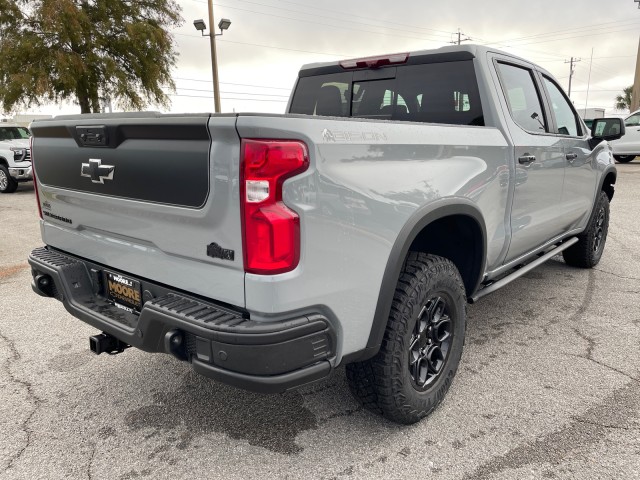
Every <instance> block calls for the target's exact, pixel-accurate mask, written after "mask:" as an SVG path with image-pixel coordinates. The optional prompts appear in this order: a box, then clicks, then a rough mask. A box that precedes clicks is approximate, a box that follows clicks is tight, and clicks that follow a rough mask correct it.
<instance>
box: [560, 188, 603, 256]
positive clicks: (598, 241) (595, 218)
mask: <svg viewBox="0 0 640 480" xmlns="http://www.w3.org/2000/svg"><path fill="white" fill-rule="evenodd" d="M608 231H609V197H607V194H606V193H605V192H600V193H599V194H598V198H597V200H596V205H595V208H594V209H593V213H592V215H591V219H590V220H589V224H588V225H587V228H586V229H585V231H584V232H582V233H581V234H580V235H578V243H575V244H574V245H571V246H570V247H569V248H567V249H566V250H564V251H563V252H562V256H563V257H564V261H565V262H566V263H567V264H568V265H571V266H573V267H579V268H592V267H595V266H596V265H597V264H598V262H599V261H600V258H602V252H603V251H604V246H605V243H606V241H607V232H608Z"/></svg>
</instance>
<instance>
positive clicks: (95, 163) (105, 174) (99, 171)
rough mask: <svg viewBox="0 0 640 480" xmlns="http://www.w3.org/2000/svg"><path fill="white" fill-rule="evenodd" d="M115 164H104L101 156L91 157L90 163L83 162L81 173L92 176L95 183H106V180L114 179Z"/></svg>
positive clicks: (84, 175)
mask: <svg viewBox="0 0 640 480" xmlns="http://www.w3.org/2000/svg"><path fill="white" fill-rule="evenodd" d="M115 169H116V167H115V166H114V165H102V160H100V159H99V158H90V159H89V163H83V164H82V168H81V169H80V175H82V176H83V177H89V178H91V181H92V182H93V183H104V181H105V180H113V172H114V171H115Z"/></svg>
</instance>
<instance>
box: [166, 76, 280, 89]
mask: <svg viewBox="0 0 640 480" xmlns="http://www.w3.org/2000/svg"><path fill="white" fill-rule="evenodd" d="M174 79H175V80H183V81H186V82H206V83H213V80H204V79H200V78H184V77H174ZM220 84H222V85H237V86H240V87H256V88H273V89H276V90H289V91H290V90H291V87H271V86H267V85H252V84H248V83H232V82H220Z"/></svg>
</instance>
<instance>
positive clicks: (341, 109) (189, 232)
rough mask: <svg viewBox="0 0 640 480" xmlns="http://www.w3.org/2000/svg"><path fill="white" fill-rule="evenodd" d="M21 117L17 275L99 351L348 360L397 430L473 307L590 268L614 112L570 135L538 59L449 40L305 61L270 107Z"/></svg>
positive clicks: (569, 121)
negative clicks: (28, 207)
mask: <svg viewBox="0 0 640 480" xmlns="http://www.w3.org/2000/svg"><path fill="white" fill-rule="evenodd" d="M31 128H32V131H33V134H34V140H33V149H34V152H35V153H34V157H35V158H36V159H37V160H36V173H37V175H36V177H37V189H36V193H38V194H39V197H38V208H39V210H40V222H41V227H42V228H41V232H42V238H43V241H44V242H45V243H46V246H44V247H42V248H38V249H36V250H34V251H33V252H32V253H31V255H30V257H29V263H30V265H31V271H32V275H33V280H32V281H33V283H32V286H33V289H34V291H35V292H36V293H38V294H40V295H42V296H45V297H50V298H55V299H57V300H59V301H61V302H62V303H63V304H64V306H65V308H66V309H67V310H68V311H69V312H70V313H71V314H72V315H74V316H76V317H77V318H79V319H80V320H82V321H84V322H86V323H88V324H90V325H92V326H94V327H95V328H98V329H100V330H101V331H102V332H103V333H101V334H98V335H95V336H93V337H91V339H90V345H91V349H92V350H93V351H94V352H95V353H101V352H106V353H118V352H122V351H123V350H124V349H126V348H127V347H129V346H134V347H137V348H140V349H142V350H145V351H148V352H163V353H167V354H171V355H173V356H175V357H176V358H178V359H180V360H183V361H186V362H189V363H191V365H192V367H193V369H194V370H195V371H196V372H198V373H200V374H202V375H206V376H208V377H211V378H213V379H216V380H218V381H221V382H226V383H229V384H232V385H235V386H237V387H241V388H245V389H250V390H257V391H261V392H283V391H286V390H289V389H292V388H296V387H299V386H301V385H306V384H308V383H310V382H314V381H317V380H320V379H322V378H325V377H326V376H327V375H329V374H330V372H331V371H332V370H334V369H335V368H336V367H338V366H339V365H344V364H346V372H347V379H348V381H349V384H350V387H351V390H352V392H353V393H354V395H355V396H356V398H357V399H358V400H359V401H360V402H361V403H362V404H363V405H364V406H365V407H366V408H367V409H369V410H371V411H373V412H377V413H379V414H382V415H384V416H386V417H388V418H389V419H392V420H394V421H397V422H400V423H412V422H416V421H418V420H419V419H420V418H422V417H424V416H426V415H428V414H429V413H430V412H431V411H433V409H434V408H435V407H436V406H437V405H438V404H439V403H440V402H441V401H442V399H443V398H444V396H445V394H446V392H447V390H448V389H449V387H450V385H451V383H452V381H453V378H454V376H455V374H456V371H457V368H458V364H459V362H460V359H461V356H462V347H463V345H464V337H465V329H466V321H467V318H466V304H467V302H475V301H477V300H478V299H480V298H481V297H483V296H484V295H487V294H489V293H491V292H492V291H495V290H496V289H498V288H500V287H502V286H503V285H505V284H507V283H509V282H510V281H512V280H514V279H516V278H518V277H519V276H521V275H523V274H525V273H527V272H528V271H530V270H531V269H532V268H534V267H536V266H538V265H540V264H541V263H543V262H545V261H546V260H548V259H550V258H552V257H554V256H555V255H557V254H559V253H562V254H563V256H564V259H565V261H566V262H567V264H569V265H573V266H577V267H582V268H591V267H593V266H595V265H596V264H597V263H598V262H599V261H600V258H601V256H602V253H603V251H604V246H605V242H606V238H607V230H608V224H609V202H610V201H611V199H612V198H613V195H614V184H615V182H616V175H617V174H616V168H615V166H614V161H613V157H612V154H611V148H610V147H609V144H608V143H607V140H613V139H616V138H620V136H621V135H622V133H624V128H625V127H624V123H623V122H622V119H620V118H616V119H602V118H599V119H596V120H594V128H593V132H596V134H595V135H594V134H593V133H592V132H588V131H587V130H586V128H585V127H584V125H583V124H582V122H581V121H580V119H579V117H578V114H577V112H576V110H575V108H574V107H573V104H572V102H571V101H570V100H569V98H568V97H567V95H566V94H565V93H564V92H563V91H562V88H561V87H560V85H559V83H558V82H557V81H556V80H555V79H554V78H553V77H552V75H551V74H550V73H549V72H547V71H545V70H544V69H542V68H540V67H538V66H537V65H534V64H533V63H531V62H528V61H526V60H524V59H522V58H519V57H515V56H513V55H510V54H507V53H503V52H500V51H497V50H495V49H492V48H487V47H480V46H472V45H465V46H455V47H445V48H441V49H438V50H427V51H420V52H415V53H403V54H395V55H383V56H379V57H369V58H362V59H356V60H345V61H341V62H331V63H321V64H311V65H306V66H304V67H303V68H302V70H301V71H300V73H299V78H298V81H297V84H296V87H295V88H294V91H293V93H292V97H291V100H290V102H289V107H288V113H287V114H284V115H278V114H251V113H239V114H234V115H231V114H224V115H216V114H191V115H183V114H180V115H161V114H158V113H152V112H146V113H145V112H138V113H127V114H112V115H109V114H104V115H100V114H98V115H75V116H64V117H58V118H54V119H50V120H43V121H36V122H34V123H33V124H32V127H31ZM578 289H579V286H576V295H578V294H579V295H582V292H580V291H579V290H578ZM522 292H523V293H522V295H526V288H525V289H524V290H522ZM514 301H517V300H514ZM51 321H53V319H51ZM49 323H51V324H52V325H53V323H52V322H49ZM51 328H55V326H51ZM540 354H541V355H543V354H544V352H543V351H541V352H540ZM532 361H535V359H532ZM155 365H156V366H160V367H161V365H159V364H155ZM147 373H148V374H149V375H156V373H154V372H147ZM88 381H89V380H88Z"/></svg>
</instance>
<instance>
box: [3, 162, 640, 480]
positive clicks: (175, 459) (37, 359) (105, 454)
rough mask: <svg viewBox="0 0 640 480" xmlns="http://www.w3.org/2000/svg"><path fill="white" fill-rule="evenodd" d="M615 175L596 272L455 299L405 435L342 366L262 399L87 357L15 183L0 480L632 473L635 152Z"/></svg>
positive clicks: (178, 372)
mask: <svg viewBox="0 0 640 480" xmlns="http://www.w3.org/2000/svg"><path fill="white" fill-rule="evenodd" d="M618 171H619V176H618V182H617V185H616V194H615V198H614V201H613V203H612V205H611V224H610V230H609V237H608V240H607V246H606V250H605V253H604V256H603V258H602V261H601V262H600V264H599V265H598V266H597V267H596V268H595V269H593V270H590V271H588V270H579V269H575V268H570V267H568V266H566V265H565V264H564V263H563V262H562V260H560V259H557V258H556V259H553V260H551V261H550V262H548V263H547V264H545V265H543V266H542V267H540V268H538V269H536V270H533V271H532V272H530V273H528V274H527V275H526V276H525V277H523V278H521V279H519V280H517V281H515V282H513V283H511V284H510V285H508V286H507V287H505V288H504V289H502V290H500V291H498V292H496V293H494V294H492V295H489V296H488V297H486V298H484V299H482V300H481V301H480V302H479V303H478V304H477V305H473V306H470V307H469V322H468V324H469V326H468V331H467V335H468V336H467V343H466V347H465V353H464V355H463V359H462V364H461V367H460V370H459V372H458V375H457V377H456V380H455V381H454V384H453V387H452V389H451V390H450V392H449V395H448V396H447V398H446V399H445V401H444V403H443V404H442V405H441V406H440V408H438V409H437V410H436V412H435V413H434V414H432V415H431V416H430V417H429V418H427V419H425V420H424V421H422V422H421V423H419V424H417V425H414V426H411V427H401V426H398V425H395V424H392V423H389V422H387V421H385V420H383V419H381V418H378V417H376V416H374V415H371V414H369V413H367V412H366V411H363V410H362V409H361V408H359V406H358V405H357V403H356V402H355V401H354V400H353V399H352V397H351V395H350V393H349V391H348V388H347V385H346V380H345V375H344V369H340V370H338V371H337V372H335V373H334V374H333V375H332V377H330V379H329V380H327V381H325V382H323V383H320V384H316V385H313V386H310V387H307V388H306V389H304V390H301V391H297V392H292V393H287V394H284V395H273V396H262V395H258V394H252V393H248V392H244V391H241V390H236V389H234V388H231V387H227V386H224V385H220V384H216V383H214V382H212V381H210V380H208V379H205V378H202V377H199V376H197V375H196V374H194V373H192V372H191V370H190V368H189V366H188V365H187V364H184V363H180V362H178V361H176V360H174V359H173V358H171V357H169V356H166V355H151V354H146V353H143V352H140V351H136V350H133V349H130V350H127V351H126V352H125V353H123V354H121V355H117V356H107V355H101V356H99V357H98V356H95V355H93V354H92V353H91V352H90V351H89V345H88V344H89V342H88V337H89V336H90V335H93V334H94V333H96V331H95V330H94V329H93V328H91V327H89V326H88V325H85V324H83V323H81V322H80V321H79V320H76V319H74V318H73V317H71V316H70V315H69V314H67V313H66V311H65V310H64V309H63V307H62V305H61V304H60V303H59V302H56V301H54V300H49V299H44V298H40V297H38V296H37V295H35V294H34V293H32V291H31V288H30V285H29V282H30V272H29V269H28V266H27V263H26V257H27V255H28V253H29V252H30V251H31V250H32V249H33V248H35V247H38V246H40V245H41V240H40V232H39V227H38V224H37V212H36V205H35V198H34V192H33V187H32V185H31V184H30V183H29V184H23V185H21V186H20V187H19V190H18V192H16V193H15V194H12V195H0V232H1V233H0V478H2V479H22V478H24V479H37V478H47V479H49V478H51V479H57V478H66V479H68V478H74V479H75V478H90V479H91V478H111V479H141V478H150V479H157V478H171V479H175V478H229V479H232V478H276V477H277V478H323V479H329V478H386V479H395V478H403V479H405V478H442V479H485V478H486V479H526V478H551V479H553V478H563V479H564V478H578V479H597V478H602V479H609V478H611V479H614V478H615V479H633V478H640V307H639V303H640V255H639V254H638V252H639V251H640V250H639V249H638V245H637V242H638V239H639V238H640V194H639V192H640V161H639V160H636V161H634V162H632V163H630V164H626V165H618Z"/></svg>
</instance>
